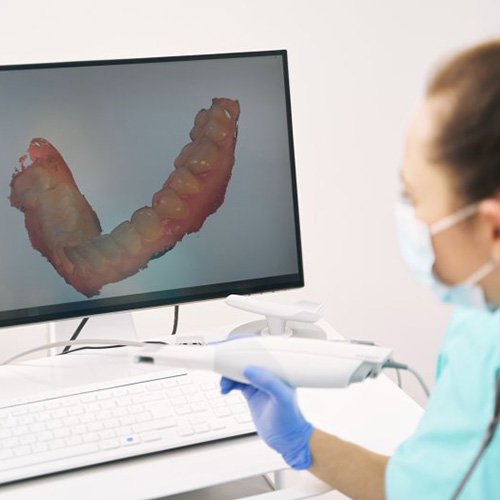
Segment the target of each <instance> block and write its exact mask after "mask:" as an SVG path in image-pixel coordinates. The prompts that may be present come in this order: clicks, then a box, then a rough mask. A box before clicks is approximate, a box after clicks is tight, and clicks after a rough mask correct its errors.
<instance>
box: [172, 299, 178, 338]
mask: <svg viewBox="0 0 500 500" xmlns="http://www.w3.org/2000/svg"><path fill="white" fill-rule="evenodd" d="M178 324H179V306H178V305H175V306H174V324H173V326H172V332H171V333H170V335H175V334H176V333H177V326H178Z"/></svg>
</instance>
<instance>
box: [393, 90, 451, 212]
mask: <svg viewBox="0 0 500 500" xmlns="http://www.w3.org/2000/svg"><path fill="white" fill-rule="evenodd" d="M449 110H450V100H449V99H445V98H444V97H439V98H431V99H426V100H425V101H424V102H423V103H422V104H421V105H420V106H419V107H418V109H417V110H416V112H415V113H414V116H413V119H412V120H411V122H410V126H409V129H408V134H407V138H406V143H405V151H404V161H403V168H402V171H401V176H402V178H403V181H404V183H405V185H406V188H407V189H408V191H410V193H411V195H412V197H413V198H414V199H415V200H416V202H417V203H418V204H419V205H426V206H424V207H421V208H423V209H424V210H425V211H427V208H429V209H430V205H431V204H432V205H433V207H434V208H435V209H436V210H437V211H438V212H449V210H450V209H452V208H455V206H456V205H457V204H458V201H456V200H455V197H454V195H453V189H452V183H451V175H450V173H449V169H448V168H446V167H445V166H443V165H438V164H436V163H434V162H432V160H431V152H432V147H433V144H434V141H435V139H436V137H437V134H438V133H439V130H440V126H441V124H442V123H443V120H444V119H445V118H446V116H447V113H448V112H449ZM417 208H418V207H417Z"/></svg>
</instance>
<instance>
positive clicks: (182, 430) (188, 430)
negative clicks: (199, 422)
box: [177, 425, 194, 436]
mask: <svg viewBox="0 0 500 500" xmlns="http://www.w3.org/2000/svg"><path fill="white" fill-rule="evenodd" d="M177 433H178V434H179V436H192V435H193V434H194V430H193V427H192V426H191V425H181V426H179V428H178V429H177Z"/></svg>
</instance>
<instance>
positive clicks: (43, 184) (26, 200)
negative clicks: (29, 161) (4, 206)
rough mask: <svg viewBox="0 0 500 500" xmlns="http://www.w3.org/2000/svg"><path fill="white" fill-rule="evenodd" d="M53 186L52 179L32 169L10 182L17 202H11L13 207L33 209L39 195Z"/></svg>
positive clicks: (39, 170)
mask: <svg viewBox="0 0 500 500" xmlns="http://www.w3.org/2000/svg"><path fill="white" fill-rule="evenodd" d="M53 185H54V182H53V180H52V178H51V177H50V176H49V175H48V174H46V173H44V172H43V170H42V169H40V168H33V169H30V170H26V171H25V172H23V175H20V176H18V177H16V178H15V179H14V180H13V181H12V186H13V189H15V190H16V193H19V194H18V198H19V199H18V200H12V199H11V202H12V204H13V205H17V204H21V205H23V206H24V207H26V208H33V207H34V206H35V204H36V202H37V199H38V197H39V196H40V194H41V193H43V192H45V191H47V190H48V189H50V188H51V187H52V186H53Z"/></svg>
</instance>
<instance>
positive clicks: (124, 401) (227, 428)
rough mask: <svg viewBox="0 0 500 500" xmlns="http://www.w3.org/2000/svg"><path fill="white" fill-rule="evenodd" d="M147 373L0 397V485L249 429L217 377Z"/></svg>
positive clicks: (241, 403)
mask: <svg viewBox="0 0 500 500" xmlns="http://www.w3.org/2000/svg"><path fill="white" fill-rule="evenodd" d="M209 375H211V374H209ZM149 377H150V379H149V380H147V381H144V380H139V381H137V380H134V379H124V380H120V381H119V382H117V381H115V382H114V383H113V385H111V384H99V385H98V386H97V385H93V386H88V387H86V388H85V389H83V390H82V388H78V393H76V394H75V389H65V390H63V391H60V392H59V393H51V394H49V395H45V396H44V397H43V399H42V398H37V399H36V400H33V399H34V398H31V401H23V400H16V401H7V402H0V484H3V483H7V482H10V481H16V480H19V479H25V478H29V477H34V476H39V475H44V474H50V473H54V472H59V471H63V470H69V469H74V468H78V467H83V466H88V465H92V464H98V463H103V462H109V461H113V460H119V459H123V458H127V457H133V456H138V455H144V454H147V453H154V452H159V451H163V450H169V449H173V448H179V447H182V446H187V445H192V444H198V443H203V442H207V441H213V440H217V439H223V438H227V437H231V436H238V435H243V434H249V433H253V432H255V427H254V425H253V422H252V419H251V416H250V414H249V412H248V407H247V404H246V402H245V400H244V398H243V397H242V395H241V394H240V393H239V392H238V391H235V392H233V393H230V394H228V395H225V396H223V395H221V394H220V391H219V385H218V378H215V377H211V376H207V373H206V372H190V373H188V374H180V375H173V376H162V377H159V374H158V372H157V373H152V374H149ZM153 377H158V378H154V379H153ZM142 378H144V376H143V377H142ZM72 391H73V393H72Z"/></svg>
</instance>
